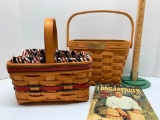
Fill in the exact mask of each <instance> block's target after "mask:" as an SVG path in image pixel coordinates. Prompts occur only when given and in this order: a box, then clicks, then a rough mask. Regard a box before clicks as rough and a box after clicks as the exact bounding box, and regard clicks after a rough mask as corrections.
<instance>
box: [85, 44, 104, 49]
mask: <svg viewBox="0 0 160 120" xmlns="http://www.w3.org/2000/svg"><path fill="white" fill-rule="evenodd" d="M105 48H106V44H88V49H105Z"/></svg>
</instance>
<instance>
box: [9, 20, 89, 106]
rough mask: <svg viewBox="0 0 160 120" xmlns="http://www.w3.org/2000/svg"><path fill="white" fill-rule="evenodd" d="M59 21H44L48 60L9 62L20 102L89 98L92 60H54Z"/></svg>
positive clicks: (83, 99) (10, 72)
mask: <svg viewBox="0 0 160 120" xmlns="http://www.w3.org/2000/svg"><path fill="white" fill-rule="evenodd" d="M56 32H57V31H56V23H55V19H53V18H46V19H45V22H44V36H45V39H44V40H45V52H46V63H34V64H31V63H30V64H23V63H12V62H11V61H8V62H7V70H8V73H9V75H10V78H11V79H12V83H13V85H14V90H15V95H16V98H17V101H18V103H19V104H23V103H30V102H47V101H49V102H51V101H54V102H56V101H60V102H61V101H87V100H88V99H89V80H90V77H91V69H92V60H91V59H90V60H89V61H83V62H66V63H54V51H55V49H57V48H58V44H57V36H56V35H57V34H56Z"/></svg>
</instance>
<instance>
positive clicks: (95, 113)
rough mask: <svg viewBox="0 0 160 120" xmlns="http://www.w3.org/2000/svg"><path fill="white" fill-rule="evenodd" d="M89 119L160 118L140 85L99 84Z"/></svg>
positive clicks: (150, 119) (127, 119)
mask: <svg viewBox="0 0 160 120" xmlns="http://www.w3.org/2000/svg"><path fill="white" fill-rule="evenodd" d="M87 120H159V119H158V117H157V116H156V114H155V112H154V110H153V108H152V106H151V105H150V103H149V101H148V99H147V98H146V96H145V94H144V92H143V91H142V89H141V88H139V87H123V86H116V85H109V84H97V85H96V86H95V91H94V95H93V98H92V101H91V105H90V110H89V113H88V119H87Z"/></svg>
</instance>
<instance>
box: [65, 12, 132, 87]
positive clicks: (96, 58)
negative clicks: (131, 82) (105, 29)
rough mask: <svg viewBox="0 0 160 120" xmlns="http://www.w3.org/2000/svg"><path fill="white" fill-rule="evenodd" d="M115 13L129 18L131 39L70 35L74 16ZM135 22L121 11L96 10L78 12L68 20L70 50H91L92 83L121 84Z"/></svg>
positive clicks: (67, 38) (67, 32)
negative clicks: (101, 38) (76, 37)
mask: <svg viewBox="0 0 160 120" xmlns="http://www.w3.org/2000/svg"><path fill="white" fill-rule="evenodd" d="M99 12H104V13H115V14H121V15H124V16H126V17H127V18H129V20H130V22H131V36H130V39H129V40H115V39H109V40H100V39H97V40H96V39H73V40H70V37H69V35H70V34H69V27H70V22H71V20H72V18H73V17H75V16H77V15H81V14H88V13H99ZM133 34H134V22H133V19H132V17H131V16H130V15H129V14H127V13H125V12H121V11H112V10H94V11H83V12H78V13H75V14H73V15H71V16H70V18H69V19H68V22H67V30H66V35H67V37H66V40H67V46H68V47H69V48H70V50H76V51H81V50H82V51H86V52H89V53H90V55H91V57H92V59H93V69H92V76H91V81H90V84H93V85H94V84H97V83H102V84H109V83H111V84H120V83H121V77H122V74H123V70H124V66H125V63H126V60H127V56H128V53H129V49H130V48H131V47H132V41H133Z"/></svg>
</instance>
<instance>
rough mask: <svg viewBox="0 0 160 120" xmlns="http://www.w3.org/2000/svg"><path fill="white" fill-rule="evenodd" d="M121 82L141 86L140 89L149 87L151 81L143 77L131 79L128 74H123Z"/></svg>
mask: <svg viewBox="0 0 160 120" xmlns="http://www.w3.org/2000/svg"><path fill="white" fill-rule="evenodd" d="M121 84H122V85H123V86H130V87H135V86H136V87H141V88H142V89H146V88H149V87H150V86H151V83H150V82H149V81H147V80H145V79H143V78H139V77H138V79H137V80H135V81H134V80H132V79H131V78H130V76H123V77H122V82H121Z"/></svg>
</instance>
